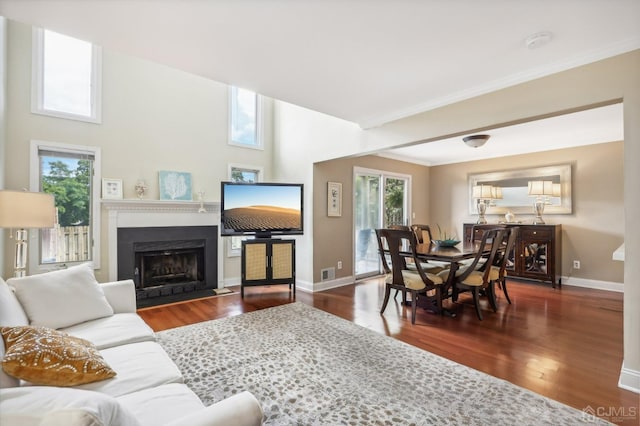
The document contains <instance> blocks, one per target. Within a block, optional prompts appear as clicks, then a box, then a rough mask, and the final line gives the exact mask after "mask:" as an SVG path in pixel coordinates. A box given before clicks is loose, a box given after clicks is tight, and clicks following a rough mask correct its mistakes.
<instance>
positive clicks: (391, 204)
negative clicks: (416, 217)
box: [353, 167, 411, 278]
mask: <svg viewBox="0 0 640 426" xmlns="http://www.w3.org/2000/svg"><path fill="white" fill-rule="evenodd" d="M353 187H354V188H355V194H354V212H353V217H354V232H355V235H354V241H355V244H354V247H355V253H354V258H355V262H354V264H355V274H356V278H363V277H367V276H371V275H377V274H379V273H380V270H381V265H380V257H379V255H378V243H377V240H376V234H375V229H376V228H386V227H388V226H390V225H408V224H409V211H410V197H409V194H410V193H411V192H410V191H411V176H409V175H400V174H397V173H390V172H385V171H381V170H372V169H364V168H359V167H356V168H355V169H354V185H353Z"/></svg>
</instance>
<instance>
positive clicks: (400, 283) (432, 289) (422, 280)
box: [376, 229, 443, 324]
mask: <svg viewBox="0 0 640 426" xmlns="http://www.w3.org/2000/svg"><path fill="white" fill-rule="evenodd" d="M376 236H377V238H378V247H379V249H380V252H381V258H384V261H383V263H386V255H384V254H388V255H389V257H390V258H391V267H390V268H389V265H388V264H387V266H386V268H385V270H388V269H390V273H389V272H388V273H387V276H386V278H385V292H384V301H383V302H382V308H381V309H380V314H382V313H384V311H385V309H386V308H387V304H388V303H389V295H390V294H391V289H396V290H399V291H401V292H402V301H403V304H404V303H406V295H407V293H409V294H411V324H415V323H416V310H417V307H418V298H423V297H424V298H426V299H427V300H429V301H432V302H435V304H436V307H437V311H438V312H440V313H442V291H441V288H442V284H443V280H442V278H441V277H439V276H438V275H435V274H431V273H429V272H426V271H425V270H424V269H422V266H421V262H420V261H419V260H418V254H417V251H416V245H417V244H418V243H417V241H416V237H415V234H414V233H413V231H411V230H405V229H376ZM407 259H412V260H413V263H414V265H415V270H410V269H408V268H407V262H406V260H407ZM387 268H388V269H387Z"/></svg>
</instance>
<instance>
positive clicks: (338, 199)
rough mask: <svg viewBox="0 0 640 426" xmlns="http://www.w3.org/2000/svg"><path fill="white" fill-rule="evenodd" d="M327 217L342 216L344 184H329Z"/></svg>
mask: <svg viewBox="0 0 640 426" xmlns="http://www.w3.org/2000/svg"><path fill="white" fill-rule="evenodd" d="M327 216H333V217H339V216H342V184H341V183H340V182H328V183H327Z"/></svg>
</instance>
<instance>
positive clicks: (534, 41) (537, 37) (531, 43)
mask: <svg viewBox="0 0 640 426" xmlns="http://www.w3.org/2000/svg"><path fill="white" fill-rule="evenodd" d="M552 36H553V35H552V34H551V33H550V32H549V31H542V32H539V33H535V34H531V35H530V36H529V37H527V38H526V39H524V44H525V46H527V48H528V49H537V48H538V47H542V46H544V45H546V44H548V43H549V42H551V38H552Z"/></svg>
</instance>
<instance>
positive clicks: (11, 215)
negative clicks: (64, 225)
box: [0, 190, 56, 229]
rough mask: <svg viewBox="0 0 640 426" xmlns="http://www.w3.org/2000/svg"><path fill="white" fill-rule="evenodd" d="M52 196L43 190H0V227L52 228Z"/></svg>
mask: <svg viewBox="0 0 640 426" xmlns="http://www.w3.org/2000/svg"><path fill="white" fill-rule="evenodd" d="M55 223H56V206H55V201H54V197H53V195H51V194H45V193H44V192H25V191H6V190H2V191H0V228H16V229H20V228H53V226H54V225H55Z"/></svg>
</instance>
